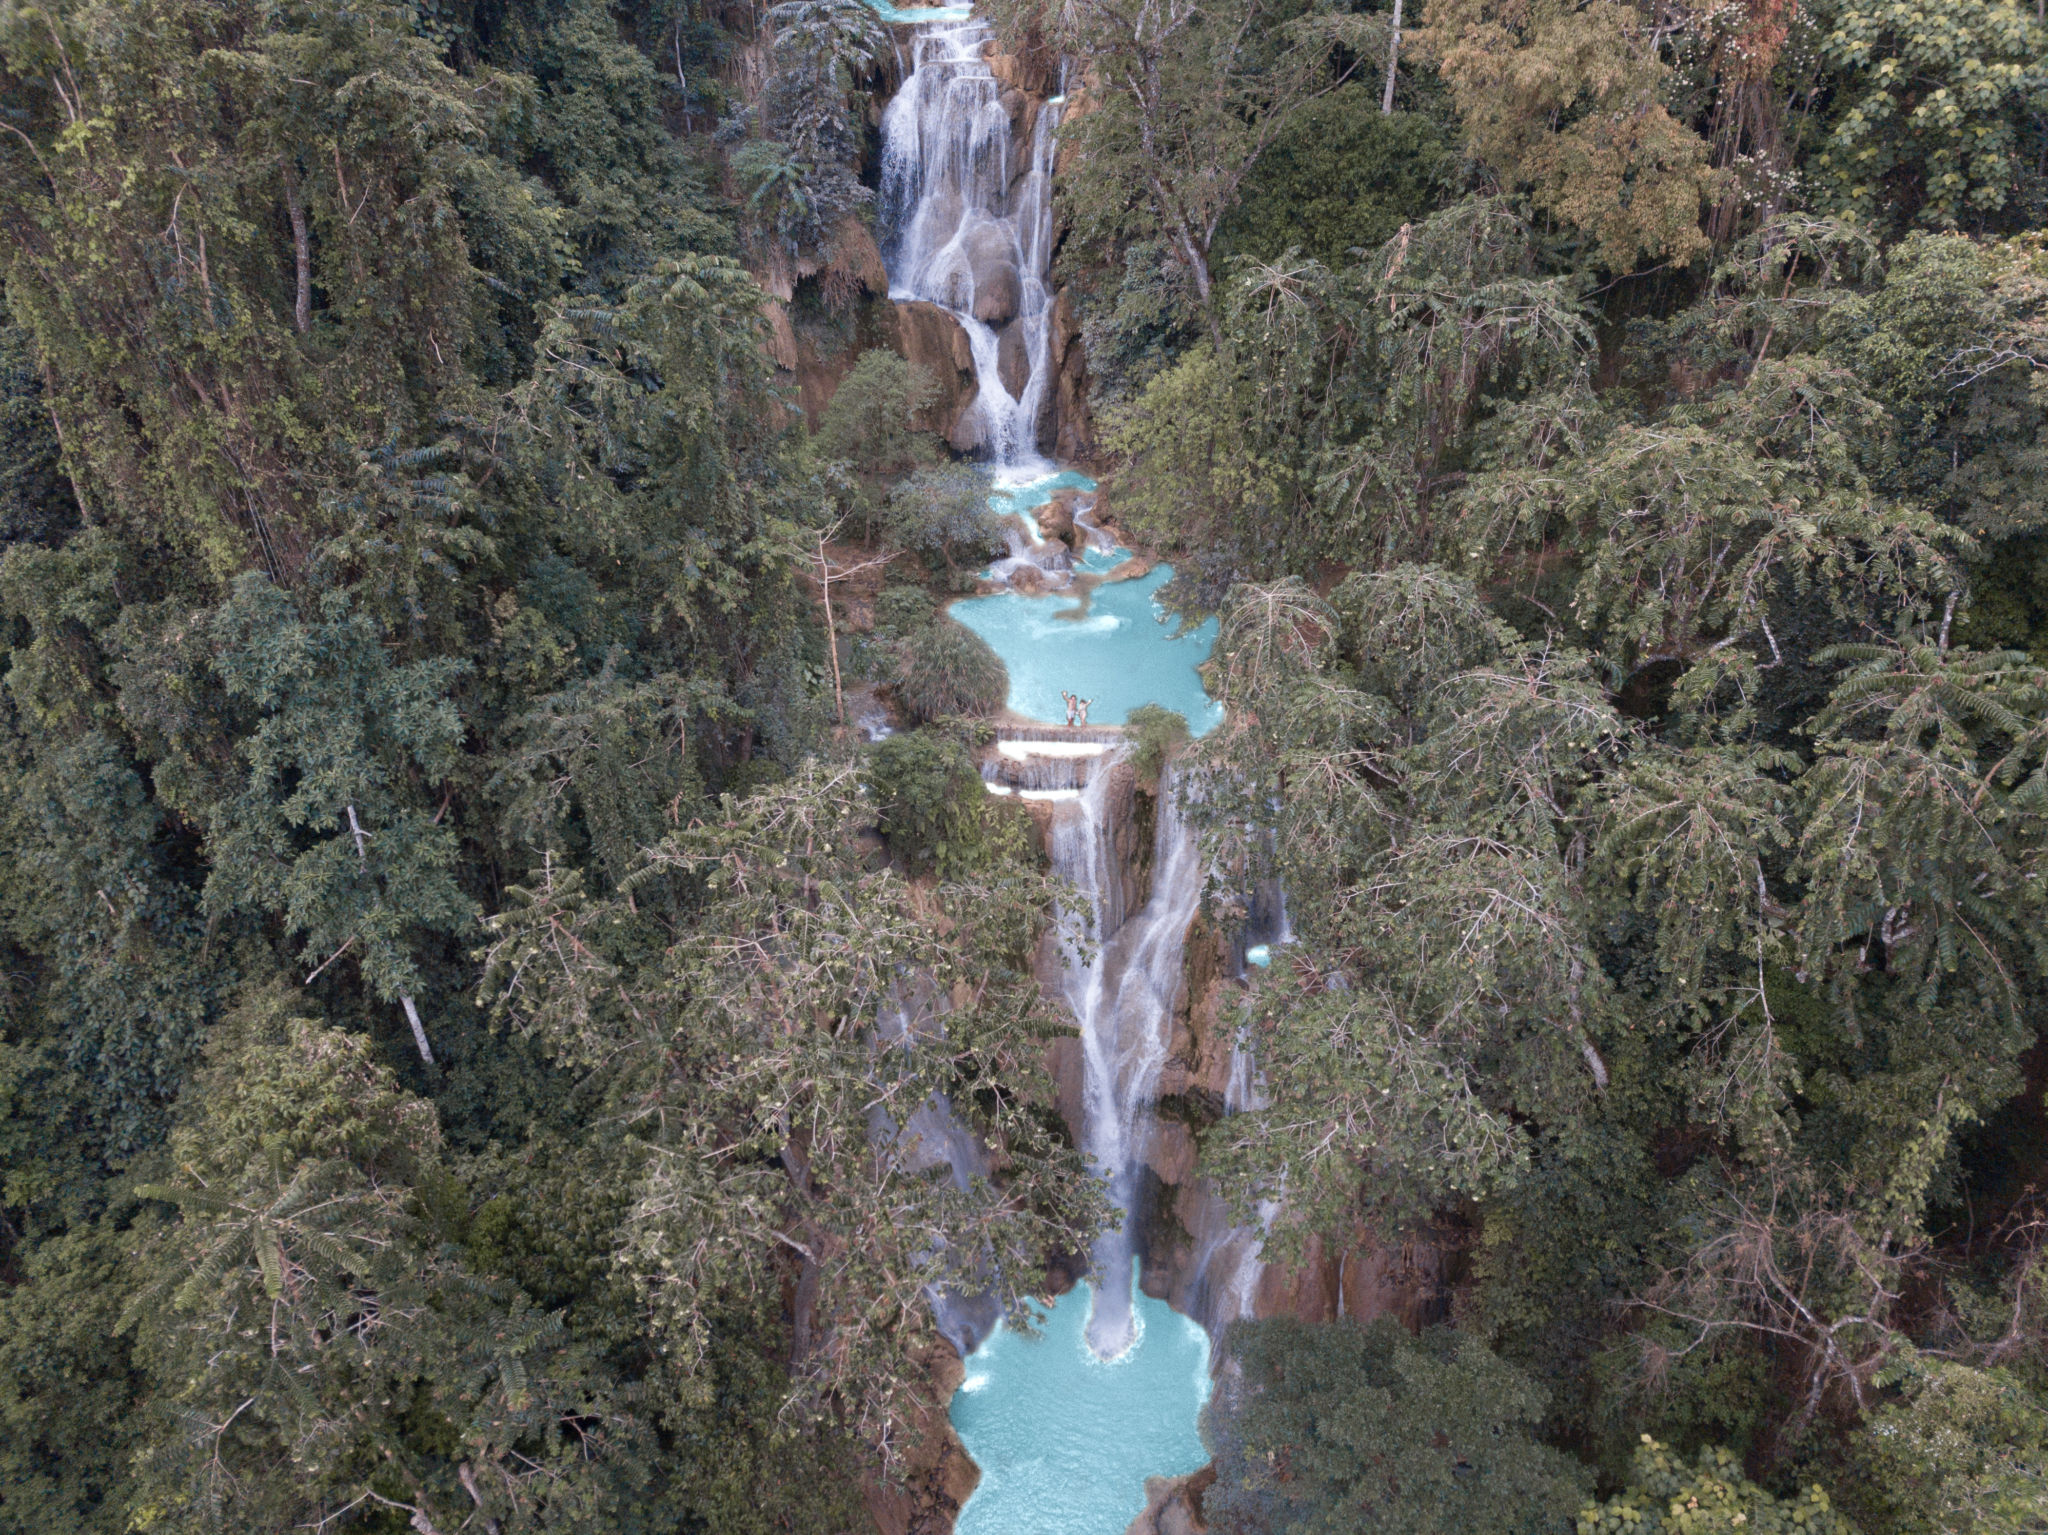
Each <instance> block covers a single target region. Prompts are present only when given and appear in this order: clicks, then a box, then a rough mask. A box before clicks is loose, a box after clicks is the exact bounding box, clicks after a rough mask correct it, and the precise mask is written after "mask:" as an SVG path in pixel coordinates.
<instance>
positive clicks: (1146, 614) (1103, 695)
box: [948, 469, 1223, 736]
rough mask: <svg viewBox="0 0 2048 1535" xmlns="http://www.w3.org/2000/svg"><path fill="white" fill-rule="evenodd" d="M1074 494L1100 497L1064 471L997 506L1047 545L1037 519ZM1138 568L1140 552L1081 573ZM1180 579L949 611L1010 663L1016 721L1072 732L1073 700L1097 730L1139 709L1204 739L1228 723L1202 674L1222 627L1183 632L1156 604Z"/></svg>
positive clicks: (968, 604) (1098, 558)
mask: <svg viewBox="0 0 2048 1535" xmlns="http://www.w3.org/2000/svg"><path fill="white" fill-rule="evenodd" d="M1069 487H1071V488H1074V489H1079V490H1093V489H1094V488H1095V482H1094V481H1093V480H1091V479H1089V478H1088V477H1087V476H1086V475H1084V474H1081V473H1079V472H1077V471H1075V470H1071V469H1069V470H1064V471H1062V472H1061V473H1059V474H1057V475H1053V476H1049V477H1047V478H1044V479H1039V480H1034V481H1032V482H1030V483H1029V484H1025V485H1018V486H1011V487H1005V488H999V489H998V490H997V491H996V492H995V493H994V494H993V495H991V496H990V497H989V506H990V507H991V509H993V510H994V511H996V512H998V513H1002V514H1007V515H1013V516H1016V517H1019V518H1020V519H1021V520H1022V521H1023V523H1024V525H1025V527H1026V528H1027V529H1028V530H1029V532H1030V533H1031V535H1032V536H1033V537H1034V538H1038V537H1040V536H1041V534H1040V529H1039V526H1038V519H1037V518H1036V517H1035V516H1034V515H1033V512H1034V511H1035V510H1036V509H1037V508H1038V507H1041V506H1043V505H1045V503H1046V502H1047V501H1049V500H1050V499H1051V498H1052V493H1053V492H1054V491H1055V490H1060V489H1065V488H1069ZM1131 558H1132V555H1131V551H1130V550H1128V549H1124V548H1121V547H1119V548H1116V549H1108V550H1104V549H1090V550H1089V551H1088V552H1087V553H1086V554H1084V555H1083V556H1082V557H1081V559H1080V560H1079V561H1077V562H1076V569H1077V570H1078V571H1079V572H1081V573H1083V574H1086V575H1093V576H1104V575H1107V574H1108V573H1110V572H1112V571H1114V570H1116V569H1117V568H1118V567H1119V566H1121V565H1124V564H1127V563H1128V562H1129V561H1130V559H1131ZM1172 579H1173V567H1172V566H1171V565H1155V566H1153V567H1152V568H1151V569H1150V570H1148V571H1147V572H1145V574H1143V575H1142V576H1137V577H1135V578H1133V579H1131V580H1128V581H1107V580H1105V581H1101V582H1100V583H1099V584H1097V585H1096V586H1095V587H1094V590H1093V592H1092V593H1091V594H1089V595H1087V596H1080V595H1072V594H1068V593H1063V592H1054V593H1048V594H1046V595H1043V596H1037V597H1029V596H1026V595H1024V594H1023V593H1021V592H997V593H994V594H992V595H990V596H986V597H963V598H961V599H960V600H959V601H957V602H955V603H954V604H953V605H952V606H951V607H950V608H949V609H948V611H949V612H950V613H951V614H952V615H953V617H954V618H955V619H957V620H958V621H959V622H960V623H962V624H964V625H966V626H967V627H968V628H969V629H971V630H973V631H974V632H975V633H976V634H978V635H980V636H981V638H982V640H983V641H984V642H986V644H987V645H988V647H989V649H991V650H993V651H994V652H995V653H996V654H997V655H998V656H1000V657H1002V660H1003V665H1004V666H1006V667H1007V668H1009V672H1010V694H1009V707H1010V709H1011V711H1012V712H1013V713H1016V714H1021V715H1023V716H1024V717H1025V718H1026V719H1033V720H1043V721H1045V722H1046V723H1047V724H1064V723H1065V722H1066V717H1067V711H1066V704H1065V703H1064V702H1063V701H1062V700H1061V698H1060V694H1061V693H1063V692H1069V693H1076V694H1079V695H1080V696H1081V697H1083V698H1086V699H1088V700H1089V709H1088V723H1089V724H1091V725H1122V724H1125V723H1127V722H1128V721H1129V719H1130V714H1131V711H1132V710H1133V709H1136V708H1138V707H1139V706H1140V705H1142V704H1158V705H1159V706H1160V707H1161V708H1165V709H1171V710H1173V711H1174V712H1175V713H1177V714H1180V715H1183V716H1185V718H1186V719H1187V722H1188V729H1189V730H1190V731H1192V732H1193V733H1194V734H1195V735H1198V736H1201V735H1207V734H1208V733H1209V732H1210V731H1211V730H1214V729H1215V728H1216V726H1217V725H1218V724H1219V723H1221V722H1222V719H1223V706H1222V705H1221V704H1219V703H1217V702H1216V701H1215V700H1214V699H1213V698H1211V697H1210V696H1209V694H1208V691H1207V690H1206V689H1205V688H1204V687H1203V686H1202V678H1201V674H1200V673H1199V672H1198V671H1196V668H1197V667H1199V666H1200V665H1202V663H1203V662H1205V661H1207V660H1208V659H1209V651H1210V649H1211V647H1212V646H1214V645H1215V643H1216V620H1215V619H1213V618H1210V619H1205V620H1204V621H1203V622H1201V623H1199V624H1196V625H1193V626H1192V627H1183V626H1182V625H1181V622H1180V620H1179V619H1178V618H1176V617H1175V616H1174V615H1173V614H1171V613H1169V612H1167V610H1166V608H1165V607H1164V606H1163V605H1162V604H1161V603H1160V602H1159V600H1158V596H1157V593H1158V591H1159V589H1160V588H1161V587H1162V586H1164V585H1165V584H1166V583H1167V582H1168V581H1170V580H1172Z"/></svg>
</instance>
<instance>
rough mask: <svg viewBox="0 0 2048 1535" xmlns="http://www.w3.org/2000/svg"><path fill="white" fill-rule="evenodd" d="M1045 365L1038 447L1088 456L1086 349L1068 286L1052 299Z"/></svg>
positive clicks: (1091, 448) (1091, 431)
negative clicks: (1049, 373)
mask: <svg viewBox="0 0 2048 1535" xmlns="http://www.w3.org/2000/svg"><path fill="white" fill-rule="evenodd" d="M1045 365H1046V367H1048V368H1050V369H1051V370H1052V378H1051V380H1050V381H1049V384H1048V387H1047V388H1046V391H1045V402H1044V404H1043V405H1041V406H1040V407H1039V415H1038V451H1039V452H1041V453H1045V454H1049V455H1051V456H1052V457H1055V458H1060V459H1065V460H1068V461H1070V462H1072V461H1077V460H1085V459H1088V458H1090V457H1092V456H1093V454H1094V452H1095V423H1094V421H1093V419H1092V418H1091V417H1090V415H1089V410H1088V390H1089V377H1088V349H1087V348H1086V347H1085V346H1084V345H1083V344H1082V341H1081V313H1080V308H1079V306H1078V305H1077V304H1076V303H1075V301H1074V290H1073V289H1072V288H1062V289H1060V291H1059V293H1058V294H1057V295H1056V296H1055V297H1054V299H1053V305H1052V324H1051V326H1050V327H1049V329H1048V332H1047V335H1046V346H1045Z"/></svg>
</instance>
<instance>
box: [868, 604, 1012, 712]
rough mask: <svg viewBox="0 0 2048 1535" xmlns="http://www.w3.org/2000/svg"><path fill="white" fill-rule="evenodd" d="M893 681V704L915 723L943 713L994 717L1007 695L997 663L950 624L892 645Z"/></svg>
mask: <svg viewBox="0 0 2048 1535" xmlns="http://www.w3.org/2000/svg"><path fill="white" fill-rule="evenodd" d="M894 680H895V684H896V698H897V701H898V702H900V703H901V704H902V705H903V707H904V708H905V709H906V710H908V711H909V712H910V714H911V716H912V717H913V718H915V719H917V720H918V721H919V722H920V723H921V722H923V721H926V720H935V719H939V718H942V717H943V716H945V715H948V714H966V715H977V714H993V713H995V712H996V711H997V710H998V709H1000V708H1002V706H1003V701H1004V700H1005V699H1006V698H1008V697H1009V693H1010V674H1009V672H1008V671H1007V670H1006V669H1005V668H1004V666H1003V663H1002V661H1001V659H1000V658H999V657H998V656H997V655H996V653H995V652H994V651H993V650H990V649H989V648H988V646H986V645H984V644H983V643H982V642H981V640H980V639H979V638H978V637H977V636H975V635H973V634H970V633H968V632H967V630H965V629H963V628H961V627H960V626H959V625H958V624H956V623H953V622H952V621H950V620H948V621H946V622H943V623H936V624H933V625H931V626H930V627H929V628H926V629H921V630H919V631H918V632H916V633H915V634H912V635H911V636H910V637H909V638H907V639H905V640H903V641H902V642H901V643H900V644H898V645H897V647H896V675H895V679H894Z"/></svg>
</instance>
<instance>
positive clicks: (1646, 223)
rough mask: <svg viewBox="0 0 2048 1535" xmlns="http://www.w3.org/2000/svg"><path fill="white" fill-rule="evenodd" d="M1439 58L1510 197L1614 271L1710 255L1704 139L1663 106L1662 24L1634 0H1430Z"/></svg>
mask: <svg viewBox="0 0 2048 1535" xmlns="http://www.w3.org/2000/svg"><path fill="white" fill-rule="evenodd" d="M1423 19H1424V23H1425V24H1424V27H1423V29H1422V30H1421V31H1420V32H1418V33H1416V34H1414V40H1415V43H1416V46H1417V48H1418V49H1420V50H1424V51H1426V52H1427V53H1428V54H1429V55H1430V56H1431V57H1432V58H1434V59H1435V60H1436V63H1437V67H1438V69H1439V70H1440V72H1441V73H1442V75H1443V78H1444V80H1445V82H1446V83H1447V84H1448V85H1449V86H1450V88H1451V99H1452V101H1453V102H1455V103H1456V105H1457V108H1458V113H1459V116H1460V117H1462V118H1463V119H1464V123H1465V133H1466V139H1467V142H1468V143H1469V145H1470V146H1471V150H1472V153H1473V154H1474V155H1475V156H1476V157H1477V158H1478V159H1479V160H1480V161H1481V162H1482V163H1483V164H1485V165H1486V166H1487V167H1488V168H1489V169H1491V170H1492V172H1493V173H1494V175H1495V176H1496V177H1497V178H1498V179H1499V181H1500V184H1501V186H1502V188H1503V189H1504V190H1508V191H1526V192H1527V193H1528V195H1529V197H1530V199H1531V201H1532V202H1533V203H1534V204H1535V206H1536V208H1537V209H1538V210H1539V211H1541V212H1543V213H1546V214H1549V215H1550V216H1551V217H1553V218H1555V219H1557V220H1558V221H1559V222H1560V223H1562V224H1565V225H1566V226H1568V227H1570V228H1572V229H1575V230H1578V231H1580V232H1581V233H1582V234H1583V235H1584V236H1585V237H1586V239H1587V240H1588V241H1589V242H1590V243H1591V246H1592V251H1591V254H1592V256H1593V259H1594V260H1595V261H1596V262H1597V263H1598V264H1599V265H1600V266H1603V267H1606V268H1607V269H1609V270H1610V271H1614V272H1627V271H1630V270H1631V269H1633V268H1634V267H1635V266H1636V264H1637V263H1638V262H1640V261H1644V260H1658V259H1662V260H1666V261H1670V262H1671V263H1673V264H1674V265H1679V266H1683V265H1684V264H1685V263H1687V262H1689V261H1691V260H1693V259H1694V258H1695V257H1697V256H1700V255H1702V254H1704V253H1705V252H1706V249H1707V240H1706V236H1705V235H1704V234H1703V233H1701V230H1700V211H1701V206H1700V205H1701V201H1702V199H1703V198H1705V197H1706V196H1707V194H1708V192H1709V191H1710V189H1711V187H1712V184H1713V177H1712V174H1711V172H1710V171H1709V169H1708V166H1707V145H1706V143H1705V141H1704V140H1702V139H1701V138H1700V137H1699V135H1698V134H1696V133H1694V132H1693V131H1692V130H1691V129H1690V128H1688V127H1687V126H1686V125H1685V124H1684V123H1683V122H1681V121H1680V120H1678V119H1677V118H1675V117H1673V116H1672V115H1671V113H1670V111H1669V110H1668V109H1667V108H1666V106H1665V104H1664V102H1663V101H1662V100H1661V99H1660V98H1661V95H1662V93H1663V91H1664V89H1665V82H1666V78H1667V75H1668V68H1667V66H1666V65H1665V63H1664V61H1663V60H1662V59H1661V58H1660V57H1659V52H1658V50H1659V40H1660V33H1661V30H1662V28H1661V25H1660V24H1659V23H1658V22H1657V21H1655V20H1654V19H1653V18H1652V17H1651V16H1650V15H1647V14H1645V12H1644V11H1643V10H1641V9H1640V8H1638V7H1637V6H1635V5H1633V4H1630V3H1629V0H1600V3H1598V4H1595V5H1586V6H1580V5H1570V4H1563V3H1557V0H1535V3H1509V4H1501V3H1497V0H1430V3H1429V5H1428V7H1427V9H1426V11H1425V13H1424V18H1423Z"/></svg>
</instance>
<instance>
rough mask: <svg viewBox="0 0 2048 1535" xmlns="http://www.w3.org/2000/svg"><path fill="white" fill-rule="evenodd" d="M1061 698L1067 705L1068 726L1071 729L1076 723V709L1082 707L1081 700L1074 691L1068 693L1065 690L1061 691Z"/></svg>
mask: <svg viewBox="0 0 2048 1535" xmlns="http://www.w3.org/2000/svg"><path fill="white" fill-rule="evenodd" d="M1060 699H1061V701H1062V702H1064V703H1065V704H1066V706H1067V727H1068V728H1069V729H1072V728H1073V724H1074V711H1075V710H1076V709H1078V708H1079V707H1080V703H1081V701H1080V700H1079V699H1078V698H1076V697H1075V696H1074V695H1073V694H1072V693H1068V692H1066V691H1064V690H1063V691H1062V692H1061V693H1060Z"/></svg>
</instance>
